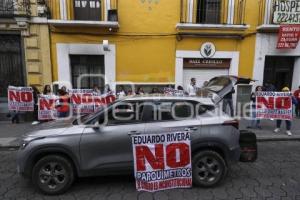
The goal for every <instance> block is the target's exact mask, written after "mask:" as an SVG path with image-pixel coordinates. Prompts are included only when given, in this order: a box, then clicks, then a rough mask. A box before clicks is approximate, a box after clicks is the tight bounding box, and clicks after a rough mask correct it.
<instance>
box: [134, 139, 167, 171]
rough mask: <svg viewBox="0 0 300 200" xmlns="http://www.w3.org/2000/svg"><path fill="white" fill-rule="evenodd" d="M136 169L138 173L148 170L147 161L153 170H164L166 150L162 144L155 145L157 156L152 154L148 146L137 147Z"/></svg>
mask: <svg viewBox="0 0 300 200" xmlns="http://www.w3.org/2000/svg"><path fill="white" fill-rule="evenodd" d="M135 152H136V165H137V166H136V168H137V171H145V170H146V166H145V164H146V160H147V161H148V163H149V164H150V165H151V167H152V169H153V170H157V169H164V150H163V145H162V144H156V145H155V155H153V154H152V152H151V151H150V149H149V147H147V146H136V147H135Z"/></svg>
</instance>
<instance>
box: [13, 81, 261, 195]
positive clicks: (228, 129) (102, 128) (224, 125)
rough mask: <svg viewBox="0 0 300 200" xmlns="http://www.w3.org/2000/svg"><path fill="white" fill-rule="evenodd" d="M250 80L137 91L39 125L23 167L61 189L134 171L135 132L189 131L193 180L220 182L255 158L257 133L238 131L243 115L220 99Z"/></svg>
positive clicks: (21, 156) (45, 187)
mask: <svg viewBox="0 0 300 200" xmlns="http://www.w3.org/2000/svg"><path fill="white" fill-rule="evenodd" d="M249 81H250V80H249V79H239V78H237V77H232V76H222V77H216V78H214V79H212V80H211V81H210V82H209V83H208V84H207V85H206V86H205V87H204V88H202V89H201V90H200V91H199V93H201V94H205V95H203V96H202V97H184V96H183V97H174V96H149V97H145V96H143V97H139V96H134V97H130V98H127V99H122V100H120V101H116V102H114V103H112V104H110V105H108V106H107V107H105V108H103V109H101V110H99V111H98V112H96V113H93V114H90V115H86V116H82V117H79V118H76V119H74V118H73V119H70V120H63V121H61V120H60V121H54V122H49V123H44V124H40V125H38V126H37V130H35V131H32V132H30V133H29V134H27V135H26V136H24V138H23V140H22V143H21V147H20V150H19V152H18V161H17V163H18V172H19V173H20V174H22V175H23V176H24V177H28V178H30V179H31V180H32V182H33V183H34V185H35V186H36V187H37V188H38V189H39V190H40V191H42V192H43V193H46V194H61V193H63V192H65V191H66V190H67V189H68V188H69V187H70V186H71V185H72V183H73V182H74V180H75V178H76V177H87V176H99V175H110V174H111V175H116V174H123V173H131V174H132V172H133V153H132V143H131V135H136V134H153V133H165V132H181V131H190V132H191V149H192V168H193V182H194V184H195V185H197V186H202V187H213V186H216V185H217V184H219V183H221V182H222V180H224V178H225V177H226V174H227V171H228V166H229V165H230V164H232V163H236V162H237V161H239V160H240V158H243V159H242V160H243V161H246V162H254V161H255V160H256V152H257V147H256V138H255V135H254V134H253V133H251V132H245V131H243V132H242V134H241V133H240V131H239V129H238V121H237V120H234V119H233V118H231V117H229V116H228V115H226V114H224V113H222V111H221V110H220V108H219V106H218V102H219V101H220V100H221V99H222V97H223V96H224V95H226V91H228V92H229V91H231V89H232V87H233V86H234V85H235V84H238V83H246V82H247V83H249ZM247 138H250V139H249V140H248V139H247ZM247 141H250V142H249V146H248V145H247V144H248V143H247ZM240 142H242V149H241V148H240V147H241V146H240ZM241 150H242V151H241Z"/></svg>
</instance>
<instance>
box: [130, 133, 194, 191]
mask: <svg viewBox="0 0 300 200" xmlns="http://www.w3.org/2000/svg"><path fill="white" fill-rule="evenodd" d="M132 145H133V157H134V174H135V179H136V188H137V190H138V191H148V192H155V191H160V190H167V189H172V188H190V187H192V164H191V142H190V133H189V132H175V133H164V134H145V135H133V136H132Z"/></svg>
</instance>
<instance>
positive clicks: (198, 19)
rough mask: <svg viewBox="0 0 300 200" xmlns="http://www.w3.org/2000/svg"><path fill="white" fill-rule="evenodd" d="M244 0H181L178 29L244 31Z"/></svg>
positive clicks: (245, 26) (246, 26) (245, 27)
mask: <svg viewBox="0 0 300 200" xmlns="http://www.w3.org/2000/svg"><path fill="white" fill-rule="evenodd" d="M245 7H246V0H181V12H180V23H178V24H177V25H176V28H177V29H178V30H180V31H186V30H190V31H194V30H218V29H222V30H231V31H244V30H246V29H248V28H249V26H248V25H246V24H245Z"/></svg>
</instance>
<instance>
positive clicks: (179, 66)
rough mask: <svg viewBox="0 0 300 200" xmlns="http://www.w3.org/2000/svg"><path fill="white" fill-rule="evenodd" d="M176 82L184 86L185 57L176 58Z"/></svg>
mask: <svg viewBox="0 0 300 200" xmlns="http://www.w3.org/2000/svg"><path fill="white" fill-rule="evenodd" d="M175 84H176V88H177V86H178V85H181V86H183V58H176V68H175Z"/></svg>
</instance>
